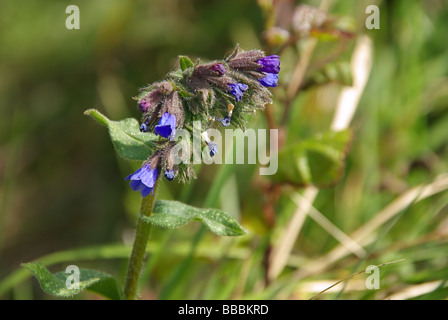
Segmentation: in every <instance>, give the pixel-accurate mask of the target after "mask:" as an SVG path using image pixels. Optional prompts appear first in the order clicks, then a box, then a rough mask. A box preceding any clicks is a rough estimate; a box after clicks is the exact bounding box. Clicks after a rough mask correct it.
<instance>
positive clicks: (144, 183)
mask: <svg viewBox="0 0 448 320" xmlns="http://www.w3.org/2000/svg"><path fill="white" fill-rule="evenodd" d="M158 177H159V171H158V170H157V167H154V168H153V169H151V165H150V164H149V163H146V164H144V165H143V166H142V167H141V168H140V169H138V170H137V171H135V172H134V173H133V174H130V175H129V176H127V177H126V180H130V182H129V186H130V187H131V189H132V190H134V191H140V192H141V194H142V197H146V196H147V195H149V194H151V195H152V194H153V192H154V187H155V185H156V181H157V179H158Z"/></svg>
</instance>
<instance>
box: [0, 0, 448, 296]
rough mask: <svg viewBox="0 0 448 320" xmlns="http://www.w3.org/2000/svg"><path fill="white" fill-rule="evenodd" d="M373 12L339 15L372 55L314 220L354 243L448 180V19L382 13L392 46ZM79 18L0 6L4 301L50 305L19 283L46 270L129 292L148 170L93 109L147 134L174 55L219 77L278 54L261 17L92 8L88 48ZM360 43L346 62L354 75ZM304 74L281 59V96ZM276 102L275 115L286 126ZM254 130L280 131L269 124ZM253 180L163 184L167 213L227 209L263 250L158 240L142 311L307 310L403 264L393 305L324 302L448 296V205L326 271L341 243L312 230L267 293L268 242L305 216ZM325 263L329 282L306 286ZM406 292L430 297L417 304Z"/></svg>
mask: <svg viewBox="0 0 448 320" xmlns="http://www.w3.org/2000/svg"><path fill="white" fill-rule="evenodd" d="M259 2H260V3H261V2H264V1H259ZM373 2H374V1H354V0H344V1H341V0H339V1H334V3H333V6H332V7H331V9H330V13H331V14H332V15H335V16H344V17H350V18H351V19H353V21H354V22H356V26H357V30H356V34H367V35H368V36H369V37H371V39H372V40H373V45H374V63H373V67H372V72H371V76H370V79H369V82H368V84H367V87H366V89H365V92H364V95H363V97H362V99H361V101H360V103H359V106H358V109H357V111H356V115H355V118H354V120H353V121H352V124H351V126H350V127H351V128H352V130H353V141H352V146H351V150H350V152H349V153H348V155H347V159H346V168H345V171H344V174H343V177H342V179H341V181H340V182H339V183H338V184H337V185H335V186H333V187H331V188H327V189H322V190H321V192H320V193H319V195H318V197H317V199H316V201H315V203H314V206H315V207H316V208H317V209H318V210H319V211H320V212H322V213H324V215H325V216H326V217H327V218H328V219H329V220H331V221H332V222H333V223H334V224H335V225H337V226H338V227H339V228H340V229H341V230H342V231H344V232H345V233H346V234H349V235H350V234H352V232H353V231H355V230H357V229H358V228H360V227H362V226H365V225H367V224H368V223H369V221H371V219H372V218H375V216H377V214H378V212H379V211H380V210H381V209H383V208H384V207H386V206H387V205H388V204H390V203H391V202H392V201H394V200H395V199H397V197H399V196H400V195H402V194H403V192H405V191H406V190H409V189H411V188H412V187H415V186H417V185H419V184H429V183H431V182H432V181H434V179H435V178H436V177H437V176H439V175H440V174H444V173H446V172H447V170H448V168H447V167H448V166H447V152H448V144H447V137H448V134H447V132H448V131H447V126H448V59H446V57H447V56H448V48H447V46H446V35H447V34H448V24H447V23H446V21H447V20H448V6H447V2H446V1H444V0H427V1H417V0H389V1H377V2H374V3H376V4H378V5H379V6H380V9H381V29H380V30H372V31H368V30H366V29H365V27H364V21H365V19H366V17H367V15H366V14H365V8H366V6H367V5H368V4H372V3H373ZM306 3H309V4H311V5H314V6H318V5H319V3H320V1H311V0H310V1H306ZM69 4H72V3H69V2H66V1H56V0H54V1H45V2H42V1H37V0H32V1H0V12H1V13H0V17H1V19H0V74H1V77H0V111H1V115H2V116H1V117H0V188H1V189H0V297H2V298H5V299H33V298H40V299H50V298H51V297H50V296H49V295H47V294H45V293H43V292H42V291H41V290H40V288H39V285H38V283H37V281H36V280H35V279H33V278H31V277H30V274H29V273H27V271H26V270H24V269H20V264H21V263H22V262H29V261H33V260H36V259H39V261H41V262H42V263H43V264H45V265H47V266H48V267H49V269H50V270H51V271H52V272H58V271H62V270H64V269H65V267H66V266H67V265H69V264H76V265H79V266H80V267H82V268H86V269H91V268H95V269H101V270H105V271H106V272H107V273H109V274H115V275H118V278H119V279H121V280H122V279H123V277H124V272H125V267H126V260H127V259H126V258H127V257H128V255H129V248H128V247H126V245H129V244H130V241H131V239H132V232H133V231H132V230H133V228H134V226H135V217H136V213H137V210H138V204H139V195H138V194H137V193H133V192H132V191H131V190H130V188H129V187H128V184H127V183H126V182H125V181H124V177H126V176H127V175H128V174H129V173H131V172H133V171H134V170H135V169H136V168H137V167H138V165H139V164H138V162H136V163H135V164H130V163H128V162H127V161H125V160H123V159H121V158H119V157H118V156H117V155H116V153H115V152H114V150H113V148H112V146H111V143H110V140H109V137H108V134H107V132H106V130H104V129H103V128H99V126H98V125H97V124H96V123H94V121H91V119H87V118H86V117H85V116H84V115H83V111H84V110H85V109H87V108H91V107H94V108H97V109H99V110H100V111H101V112H102V113H104V114H106V115H107V116H108V117H109V118H110V119H112V120H118V119H123V118H127V117H135V118H137V119H138V118H139V116H140V115H139V111H138V110H137V107H136V103H135V101H134V100H132V97H133V96H135V95H136V93H137V88H139V87H141V86H143V85H146V84H147V83H151V82H153V81H157V80H159V79H160V78H161V77H163V75H165V74H166V73H167V72H168V71H170V70H171V68H173V66H174V65H175V62H176V59H177V56H178V55H180V54H183V55H188V56H190V57H192V58H195V57H202V58H204V59H210V60H212V59H218V58H222V57H223V56H224V54H225V53H228V52H229V51H230V50H231V49H232V48H233V47H234V45H235V43H240V46H241V48H244V49H252V48H263V47H264V43H263V41H262V40H261V37H260V35H261V33H262V31H263V30H264V20H263V14H262V10H261V9H260V8H259V6H258V5H257V2H256V1H237V0H226V1H200V0H194V1H179V0H163V1H162V0H151V1H139V0H136V1H118V0H108V1H106V0H99V1H85V0H81V1H75V2H74V3H73V4H76V5H78V6H79V8H80V12H81V28H80V30H67V29H66V28H65V19H66V17H67V14H65V8H66V6H67V5H69ZM353 43H354V40H353V41H352V42H350V43H349V44H348V47H347V50H346V51H344V53H343V54H342V55H341V59H346V60H349V59H350V57H351V53H352V47H353ZM332 46H334V43H332V42H325V41H323V42H319V45H318V46H317V49H316V52H315V55H314V56H313V59H314V60H315V61H319V59H321V58H325V57H327V56H328V55H329V52H332V50H333V49H332V48H333V47H332ZM299 49H300V48H299ZM296 60H297V54H296V52H295V49H293V48H291V49H288V50H287V51H285V52H284V55H282V73H281V74H280V83H281V84H283V85H287V81H288V79H289V77H290V75H291V72H292V69H293V67H294V65H295V63H296ZM341 88H342V86H341V85H340V84H337V83H336V84H335V83H331V84H326V85H321V86H318V87H311V88H308V89H307V90H306V91H301V92H300V94H299V96H298V98H297V99H295V100H294V102H293V106H292V112H291V114H290V117H289V121H288V126H287V127H288V128H289V129H288V133H289V135H288V139H289V140H288V141H289V142H291V141H299V140H302V139H306V138H310V137H312V136H313V135H314V134H315V133H321V132H325V131H326V130H327V129H328V127H329V125H330V123H331V120H332V116H333V112H334V101H335V98H336V97H337V95H338V93H339V92H340V90H341ZM282 94H283V88H282V87H281V86H280V87H279V88H277V89H275V90H274V95H275V96H276V97H277V96H278V97H282ZM280 100H281V99H278V100H277V101H276V102H275V104H274V108H273V112H274V117H277V118H278V117H280V115H281V111H282V110H281V107H282V104H281V101H280ZM252 126H253V127H258V128H262V127H266V123H265V117H264V114H263V113H259V114H257V115H256V116H255V117H254V118H253V119H252ZM279 165H280V166H281V165H282V164H281V163H280V164H279ZM257 175H258V170H256V167H254V166H249V165H213V166H203V167H201V168H198V179H197V180H196V181H195V182H193V183H191V184H190V185H185V186H184V185H179V184H176V183H163V184H161V188H160V190H159V197H160V199H175V200H178V201H184V202H186V203H188V204H190V205H193V206H197V207H215V208H220V209H222V210H223V211H226V212H228V213H230V214H231V215H233V216H234V217H236V218H237V220H239V221H241V224H242V225H243V226H244V227H245V228H246V229H247V230H248V231H249V234H248V235H247V236H243V237H240V238H238V239H229V238H218V237H216V236H214V235H212V234H210V233H207V232H205V231H204V230H203V229H201V228H200V226H199V224H198V223H192V224H189V225H188V226H186V227H184V228H182V229H179V230H175V231H166V230H157V229H155V231H154V233H153V235H152V237H151V240H150V243H149V249H148V250H149V252H150V260H149V261H150V262H149V263H148V265H147V267H146V269H145V273H144V279H145V287H144V291H143V295H142V298H160V299H171V298H178V299H191V298H199V299H202V298H204V299H220V298H225V299H229V298H255V299H274V298H276V299H278V298H283V299H284V298H287V299H290V298H299V299H304V298H310V297H311V296H312V295H313V294H314V293H316V292H317V291H318V289H316V288H321V289H323V288H324V287H325V286H324V287H322V284H326V283H327V284H328V285H330V284H332V283H333V282H336V281H337V280H339V279H342V278H343V277H345V276H347V275H348V274H350V273H354V272H356V271H358V270H360V269H362V268H365V267H366V266H367V265H371V264H380V263H384V262H388V261H392V260H396V259H402V258H405V259H406V260H405V261H403V262H400V263H397V264H394V265H390V266H387V267H385V268H384V269H381V270H382V273H381V289H380V290H366V289H365V286H364V284H363V283H364V279H365V277H363V276H362V275H360V276H358V277H357V278H356V279H354V280H352V281H350V282H349V283H348V285H347V287H346V290H341V289H342V288H343V287H344V286H340V287H337V290H336V293H327V294H324V295H322V296H320V298H322V299H324V298H330V299H335V298H337V297H340V298H355V299H381V298H385V297H390V296H392V295H393V294H402V295H401V296H396V297H402V298H403V297H405V298H433V299H445V298H446V297H447V296H448V289H447V287H446V279H447V277H448V267H447V265H448V258H447V255H446V252H447V249H448V246H447V235H448V219H447V203H448V194H447V193H446V192H441V193H438V194H436V195H434V196H432V197H430V198H428V199H424V200H422V201H418V202H416V203H413V202H411V203H409V206H407V207H406V208H405V210H403V211H401V212H400V213H399V214H397V215H395V216H394V217H393V219H391V220H390V221H387V223H384V224H383V225H382V226H381V228H379V229H378V231H377V232H374V233H372V234H371V237H374V241H373V242H371V243H373V245H370V244H369V246H367V247H366V250H367V252H368V253H369V255H368V256H367V257H366V258H365V259H359V258H358V257H356V256H354V255H347V256H346V257H344V258H342V259H340V260H338V261H337V262H335V263H332V264H328V265H325V263H324V260H319V259H321V258H322V257H325V255H326V254H327V253H328V252H330V250H331V249H333V248H334V247H335V246H337V245H338V242H337V240H335V239H334V238H333V237H332V236H331V235H330V234H329V233H328V232H326V231H325V230H324V229H323V228H322V227H321V226H320V225H319V224H318V223H316V222H315V221H314V220H312V219H307V220H306V221H305V223H304V225H303V228H302V230H301V232H300V234H299V237H298V240H297V241H296V243H295V246H294V249H293V252H292V255H291V256H290V257H289V260H288V266H287V268H286V269H285V270H284V271H283V273H282V274H281V275H280V277H279V278H278V279H277V280H275V281H273V282H271V283H269V284H266V282H265V255H266V252H267V251H268V250H269V245H268V244H269V243H270V241H271V235H272V233H273V232H280V233H281V232H282V230H283V228H284V227H285V224H286V222H287V221H288V219H289V218H290V216H291V214H292V212H293V211H294V209H295V207H296V206H295V204H294V202H293V201H292V200H291V199H290V198H289V197H288V196H286V195H285V194H283V195H281V196H279V197H278V198H276V199H275V201H274V207H273V208H272V210H269V208H267V207H266V206H267V201H266V198H265V197H266V194H265V193H263V192H262V191H261V189H260V187H259V186H258V185H257V177H256V176H257ZM443 188H444V187H443V186H442V189H443ZM270 213H271V214H270ZM123 244H125V245H123ZM61 251H62V252H61ZM42 256H45V257H44V258H41V257H42ZM319 261H323V262H322V263H321V264H320V267H322V270H321V271H320V272H319V273H317V274H310V275H307V276H306V277H301V274H300V272H301V271H303V270H307V268H309V267H310V266H314V265H315V264H316V262H319ZM313 263H314V264H313ZM18 269H19V271H18V272H17V270H18ZM383 270H384V271H383ZM357 281H358V282H357ZM319 285H320V287H319ZM424 286H426V287H424ZM410 288H417V289H419V290H420V291H417V292H418V293H417V294H412V295H410V296H409V295H407V296H406V295H403V294H404V293H405V292H407V291H406V290H408V289H410ZM424 288H426V289H424ZM316 290H317V291H316ZM96 297H97V296H96V295H94V294H92V293H82V294H81V295H78V296H76V297H75V298H96Z"/></svg>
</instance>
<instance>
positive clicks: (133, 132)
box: [84, 109, 157, 160]
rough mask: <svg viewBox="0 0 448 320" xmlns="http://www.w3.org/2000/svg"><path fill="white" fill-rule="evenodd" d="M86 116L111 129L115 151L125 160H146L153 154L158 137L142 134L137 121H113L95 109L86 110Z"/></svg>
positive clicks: (151, 134) (131, 119)
mask: <svg viewBox="0 0 448 320" xmlns="http://www.w3.org/2000/svg"><path fill="white" fill-rule="evenodd" d="M84 114H85V115H88V116H91V117H92V118H93V119H95V120H96V121H98V123H100V124H102V125H104V126H106V127H107V128H108V129H109V134H110V138H111V140H112V143H113V145H114V147H115V150H116V151H117V152H118V154H119V155H121V156H122V157H123V158H126V159H129V160H146V159H147V158H148V157H149V156H150V155H151V154H152V152H153V148H154V141H156V140H157V137H156V135H154V134H153V133H150V132H140V128H139V127H140V126H139V123H138V121H137V120H136V119H133V118H127V119H124V120H120V121H112V120H109V119H108V118H107V117H106V116H104V115H103V114H101V113H100V112H99V111H98V110H95V109H89V110H86V111H85V112H84Z"/></svg>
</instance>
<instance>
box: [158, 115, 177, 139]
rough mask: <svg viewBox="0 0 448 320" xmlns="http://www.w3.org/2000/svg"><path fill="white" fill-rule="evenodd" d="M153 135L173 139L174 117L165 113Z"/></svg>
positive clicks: (174, 129)
mask: <svg viewBox="0 0 448 320" xmlns="http://www.w3.org/2000/svg"><path fill="white" fill-rule="evenodd" d="M154 133H155V134H156V135H159V136H162V137H164V138H167V139H168V138H171V139H173V138H174V135H175V134H176V116H175V115H174V114H170V113H168V112H165V113H164V114H163V115H162V117H161V118H160V121H159V123H158V124H157V125H156V126H155V128H154Z"/></svg>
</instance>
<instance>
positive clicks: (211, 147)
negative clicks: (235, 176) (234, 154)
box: [207, 142, 218, 157]
mask: <svg viewBox="0 0 448 320" xmlns="http://www.w3.org/2000/svg"><path fill="white" fill-rule="evenodd" d="M207 146H208V149H209V150H210V157H214V156H215V154H217V153H218V145H217V144H216V143H213V142H209V143H207Z"/></svg>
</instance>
